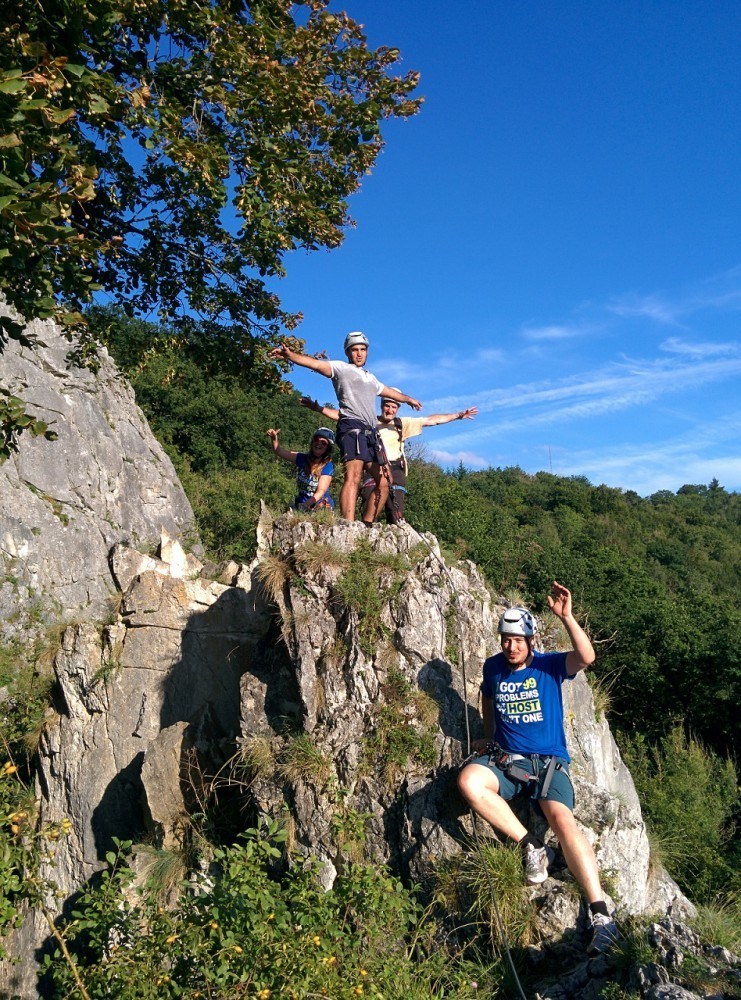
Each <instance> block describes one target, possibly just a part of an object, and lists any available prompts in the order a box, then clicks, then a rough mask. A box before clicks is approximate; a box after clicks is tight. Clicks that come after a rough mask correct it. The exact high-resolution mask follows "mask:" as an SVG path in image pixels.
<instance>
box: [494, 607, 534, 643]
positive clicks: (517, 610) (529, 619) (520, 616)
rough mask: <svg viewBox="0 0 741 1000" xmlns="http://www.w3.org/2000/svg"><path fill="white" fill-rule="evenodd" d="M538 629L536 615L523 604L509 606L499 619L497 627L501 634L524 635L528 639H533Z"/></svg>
mask: <svg viewBox="0 0 741 1000" xmlns="http://www.w3.org/2000/svg"><path fill="white" fill-rule="evenodd" d="M537 631H538V622H537V621H536V619H535V615H533V613H532V612H531V611H528V609H527V608H523V607H522V606H521V605H517V606H516V607H514V608H507V610H506V611H505V612H504V614H503V615H502V617H501V618H500V619H499V626H498V628H497V632H498V633H499V634H500V635H524V636H525V638H526V639H532V637H533V636H534V635H535V633H536V632H537Z"/></svg>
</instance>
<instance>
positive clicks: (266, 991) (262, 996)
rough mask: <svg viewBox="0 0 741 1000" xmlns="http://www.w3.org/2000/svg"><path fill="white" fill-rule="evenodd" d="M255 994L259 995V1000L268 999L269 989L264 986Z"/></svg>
mask: <svg viewBox="0 0 741 1000" xmlns="http://www.w3.org/2000/svg"><path fill="white" fill-rule="evenodd" d="M257 995H258V996H259V997H260V1000H268V998H269V996H270V990H269V989H267V987H266V988H265V989H264V990H260V992H259V993H258V994H257Z"/></svg>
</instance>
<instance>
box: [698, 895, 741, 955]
mask: <svg viewBox="0 0 741 1000" xmlns="http://www.w3.org/2000/svg"><path fill="white" fill-rule="evenodd" d="M693 926H694V929H695V931H696V932H697V934H698V935H699V937H700V940H701V941H702V942H703V943H704V944H709V945H720V947H721V948H727V949H728V951H732V952H733V953H734V955H738V954H741V892H739V891H733V892H730V893H728V894H727V895H725V896H719V897H718V898H717V900H716V901H715V902H714V903H707V904H705V905H703V906H698V907H697V918H696V919H695V921H694V924H693Z"/></svg>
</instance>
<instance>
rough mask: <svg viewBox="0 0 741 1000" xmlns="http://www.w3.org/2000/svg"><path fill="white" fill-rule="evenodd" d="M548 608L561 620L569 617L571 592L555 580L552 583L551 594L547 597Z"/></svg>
mask: <svg viewBox="0 0 741 1000" xmlns="http://www.w3.org/2000/svg"><path fill="white" fill-rule="evenodd" d="M548 607H549V608H550V609H551V611H552V612H553V614H554V615H555V616H556V617H557V618H561V619H562V620H563V619H564V618H569V617H570V616H571V611H572V607H571V591H570V590H569V588H568V587H564V585H563V584H562V583H559V582H558V581H557V580H554V581H553V586H552V587H551V593H550V594H549V595H548Z"/></svg>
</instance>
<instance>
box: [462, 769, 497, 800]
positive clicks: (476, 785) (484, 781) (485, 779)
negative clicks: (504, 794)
mask: <svg viewBox="0 0 741 1000" xmlns="http://www.w3.org/2000/svg"><path fill="white" fill-rule="evenodd" d="M458 788H459V790H460V792H461V795H463V797H464V798H465V799H466V800H467V801H471V800H472V799H475V798H477V797H478V796H480V795H482V794H483V793H485V792H490V793H491V794H493V795H496V794H497V793H498V785H497V780H496V778H495V777H494V775H492V774H490V773H487V771H486V770H485V769H484V768H482V767H479V765H478V764H469V765H468V767H464V768H463V770H462V771H461V772H460V774H459V775H458Z"/></svg>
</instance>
